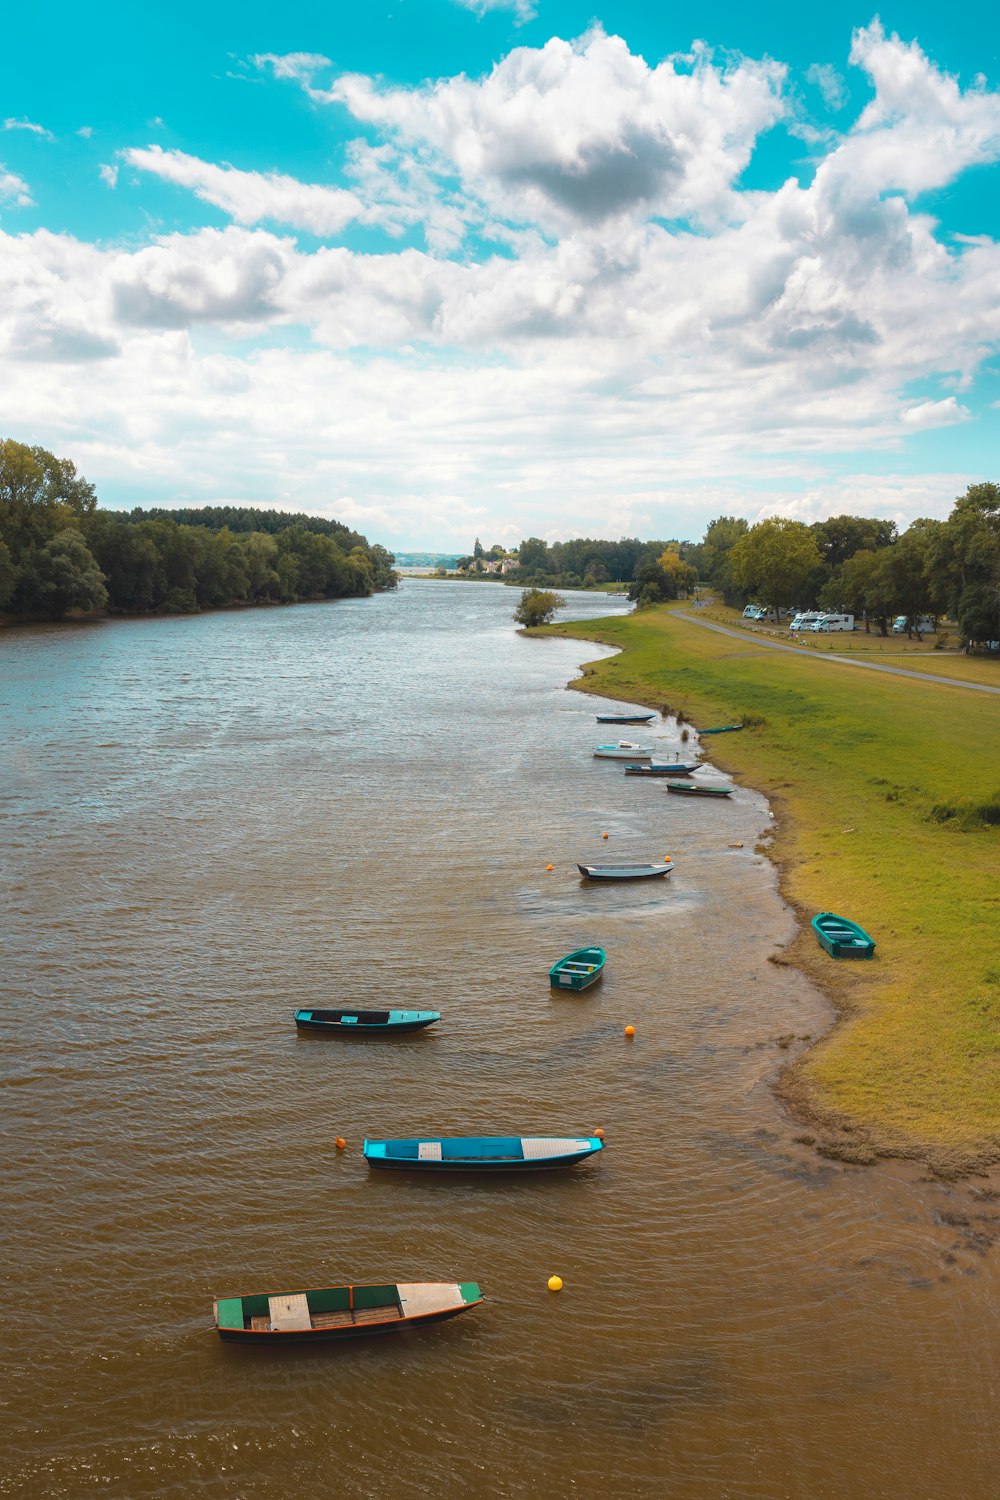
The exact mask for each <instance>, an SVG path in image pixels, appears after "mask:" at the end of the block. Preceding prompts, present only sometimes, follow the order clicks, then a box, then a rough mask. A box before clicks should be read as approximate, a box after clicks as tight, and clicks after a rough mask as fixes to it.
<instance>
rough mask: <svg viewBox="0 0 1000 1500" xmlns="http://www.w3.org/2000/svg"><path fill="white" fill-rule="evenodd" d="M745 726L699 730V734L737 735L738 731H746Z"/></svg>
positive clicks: (735, 725) (726, 725) (730, 725)
mask: <svg viewBox="0 0 1000 1500" xmlns="http://www.w3.org/2000/svg"><path fill="white" fill-rule="evenodd" d="M746 727H747V726H746V725H745V724H722V725H720V727H719V728H718V729H699V730H698V733H699V734H735V733H736V731H737V730H738V729H745V728H746Z"/></svg>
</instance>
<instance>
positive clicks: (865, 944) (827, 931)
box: [812, 911, 875, 958]
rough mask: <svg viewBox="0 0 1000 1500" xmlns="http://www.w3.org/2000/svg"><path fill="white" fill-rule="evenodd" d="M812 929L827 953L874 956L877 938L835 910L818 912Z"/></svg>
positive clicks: (857, 956) (842, 956)
mask: <svg viewBox="0 0 1000 1500" xmlns="http://www.w3.org/2000/svg"><path fill="white" fill-rule="evenodd" d="M812 929H813V932H815V934H816V936H817V938H818V939H819V941H820V943H821V944H822V946H823V947H824V948H825V949H826V951H827V953H831V954H832V955H833V957H834V958H874V957H875V939H874V938H873V937H869V935H868V933H867V932H866V931H865V929H864V928H863V927H859V926H858V924H857V922H852V921H850V920H849V919H848V918H847V917H838V916H837V915H836V913H835V912H832V911H821V912H817V914H816V916H814V917H813V919H812Z"/></svg>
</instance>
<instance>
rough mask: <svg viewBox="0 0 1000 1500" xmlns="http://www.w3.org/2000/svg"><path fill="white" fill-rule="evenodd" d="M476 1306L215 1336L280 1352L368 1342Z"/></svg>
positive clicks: (222, 1331) (223, 1330)
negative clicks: (345, 1324)
mask: <svg viewBox="0 0 1000 1500" xmlns="http://www.w3.org/2000/svg"><path fill="white" fill-rule="evenodd" d="M482 1300H483V1299H482V1298H480V1301H482ZM476 1306H478V1304H477V1303H475V1302H470V1303H468V1304H467V1305H466V1306H465V1307H452V1308H449V1310H448V1311H447V1312H437V1313H425V1314H424V1315H423V1317H419V1318H396V1319H394V1320H393V1321H392V1322H390V1323H365V1324H355V1325H354V1326H352V1327H350V1328H310V1329H308V1330H307V1329H304V1328H303V1329H297V1330H295V1331H294V1332H291V1333H284V1332H258V1331H257V1330H255V1329H245V1330H244V1331H243V1332H242V1333H241V1332H240V1330H239V1329H238V1328H219V1329H217V1330H216V1332H217V1333H218V1335H219V1337H220V1339H222V1341H223V1342H224V1343H227V1344H270V1345H271V1347H272V1348H274V1347H275V1346H276V1345H278V1346H280V1347H281V1348H284V1346H285V1345H286V1344H328V1343H343V1342H345V1341H346V1340H348V1339H370V1338H376V1337H378V1335H379V1334H385V1333H402V1332H403V1331H404V1329H406V1328H420V1327H422V1326H423V1325H424V1324H427V1323H444V1322H447V1320H448V1319H449V1318H457V1317H458V1316H459V1314H460V1313H464V1312H468V1310H469V1308H470V1307H476Z"/></svg>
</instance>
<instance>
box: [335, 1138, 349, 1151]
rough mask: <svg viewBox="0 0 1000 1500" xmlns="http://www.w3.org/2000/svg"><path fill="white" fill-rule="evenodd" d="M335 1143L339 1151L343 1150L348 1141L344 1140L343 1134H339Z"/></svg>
mask: <svg viewBox="0 0 1000 1500" xmlns="http://www.w3.org/2000/svg"><path fill="white" fill-rule="evenodd" d="M335 1144H336V1147H337V1150H338V1151H343V1150H344V1148H345V1146H346V1145H347V1142H346V1141H345V1140H344V1137H343V1136H342V1135H338V1137H337V1140H336V1143H335Z"/></svg>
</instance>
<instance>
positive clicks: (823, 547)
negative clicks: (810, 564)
mask: <svg viewBox="0 0 1000 1500" xmlns="http://www.w3.org/2000/svg"><path fill="white" fill-rule="evenodd" d="M809 530H810V531H811V532H812V534H813V536H814V537H815V538H816V545H817V546H818V547H819V550H820V552H821V554H822V557H823V561H824V562H825V563H826V565H827V567H829V568H839V567H840V566H841V564H842V563H845V562H846V561H847V559H848V558H849V557H853V556H854V554H855V553H856V552H878V551H880V549H881V548H883V547H890V546H891V545H892V543H893V542H894V541H895V540H896V523H895V521H879V520H875V519H873V518H870V517H867V516H831V517H830V518H829V520H826V521H816V522H814V524H813V525H812V526H810V528H809Z"/></svg>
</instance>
